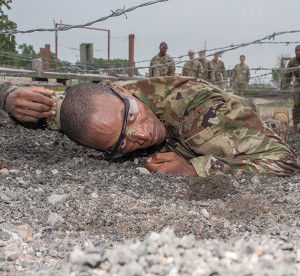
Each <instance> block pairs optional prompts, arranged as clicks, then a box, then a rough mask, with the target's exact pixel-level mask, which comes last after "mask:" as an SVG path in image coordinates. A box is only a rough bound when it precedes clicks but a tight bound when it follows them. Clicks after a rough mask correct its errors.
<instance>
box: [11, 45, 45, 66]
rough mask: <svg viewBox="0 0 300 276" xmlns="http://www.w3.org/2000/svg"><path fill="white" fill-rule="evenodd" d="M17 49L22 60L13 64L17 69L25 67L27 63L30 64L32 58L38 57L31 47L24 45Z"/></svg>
mask: <svg viewBox="0 0 300 276" xmlns="http://www.w3.org/2000/svg"><path fill="white" fill-rule="evenodd" d="M18 49H19V50H20V51H21V52H20V54H21V55H22V56H23V59H20V58H19V59H18V60H17V61H16V62H15V65H16V66H18V67H25V66H26V64H27V63H29V62H31V60H32V59H33V58H37V57H38V56H39V55H38V54H37V53H36V51H35V50H34V49H33V46H32V45H27V44H26V43H24V44H21V45H19V46H18Z"/></svg>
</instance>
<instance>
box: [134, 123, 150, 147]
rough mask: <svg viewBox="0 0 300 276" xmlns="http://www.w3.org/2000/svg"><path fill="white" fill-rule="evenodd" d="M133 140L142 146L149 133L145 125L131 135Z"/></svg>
mask: <svg viewBox="0 0 300 276" xmlns="http://www.w3.org/2000/svg"><path fill="white" fill-rule="evenodd" d="M131 137H132V138H133V140H135V141H136V142H137V143H138V144H140V145H142V144H144V143H145V142H146V141H147V140H148V139H149V137H150V135H149V132H148V130H147V128H146V126H145V125H143V126H141V127H140V128H139V129H138V130H137V131H135V132H134V133H132V134H131Z"/></svg>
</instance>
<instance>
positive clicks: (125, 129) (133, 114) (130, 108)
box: [107, 86, 141, 158]
mask: <svg viewBox="0 0 300 276" xmlns="http://www.w3.org/2000/svg"><path fill="white" fill-rule="evenodd" d="M109 88H110V89H111V90H112V91H113V92H114V94H115V95H116V96H118V97H119V98H120V99H121V100H122V101H123V102H124V104H125V110H124V118H123V124H122V129H121V133H120V136H119V139H118V140H117V143H116V144H115V146H114V148H113V150H112V151H111V152H107V153H108V157H109V158H118V157H120V156H122V155H124V154H125V153H126V152H125V149H126V145H127V139H128V140H130V141H132V142H135V140H134V138H133V137H132V134H133V133H134V132H136V131H137V130H138V129H140V127H141V124H140V112H139V108H138V104H137V102H136V100H135V99H134V98H133V97H132V98H127V97H124V96H123V95H122V94H120V93H119V92H118V91H117V90H116V89H114V88H113V87H111V86H110V87H109Z"/></svg>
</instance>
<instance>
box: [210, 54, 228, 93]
mask: <svg viewBox="0 0 300 276" xmlns="http://www.w3.org/2000/svg"><path fill="white" fill-rule="evenodd" d="M219 56H220V54H219V53H215V54H214V58H213V59H212V61H211V64H212V66H213V69H214V83H215V84H216V85H217V86H219V87H220V88H221V89H223V88H224V84H226V82H227V75H226V69H225V65H224V62H223V61H221V60H219Z"/></svg>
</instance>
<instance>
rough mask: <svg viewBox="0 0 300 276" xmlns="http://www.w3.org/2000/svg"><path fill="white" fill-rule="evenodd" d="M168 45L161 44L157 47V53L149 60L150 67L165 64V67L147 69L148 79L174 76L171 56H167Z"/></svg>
mask: <svg viewBox="0 0 300 276" xmlns="http://www.w3.org/2000/svg"><path fill="white" fill-rule="evenodd" d="M167 50H168V45H167V43H166V42H162V43H160V45H159V53H158V54H157V55H156V56H155V57H153V58H152V59H151V62H150V66H155V65H160V64H166V66H158V67H152V68H149V77H162V76H174V75H175V64H174V60H173V58H172V57H171V56H169V55H168V54H167Z"/></svg>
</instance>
